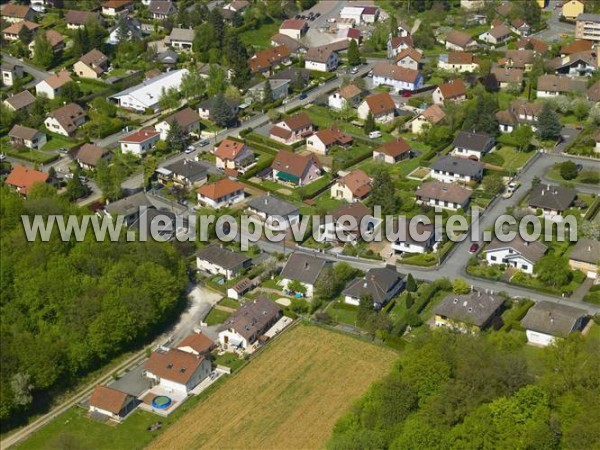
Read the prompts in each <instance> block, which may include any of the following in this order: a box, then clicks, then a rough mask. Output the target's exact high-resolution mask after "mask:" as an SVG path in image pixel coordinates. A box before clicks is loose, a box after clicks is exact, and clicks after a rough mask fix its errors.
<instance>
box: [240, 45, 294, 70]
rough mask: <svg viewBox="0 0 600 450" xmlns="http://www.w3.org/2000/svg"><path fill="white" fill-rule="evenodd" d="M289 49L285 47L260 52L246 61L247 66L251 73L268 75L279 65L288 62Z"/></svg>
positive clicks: (280, 46)
mask: <svg viewBox="0 0 600 450" xmlns="http://www.w3.org/2000/svg"><path fill="white" fill-rule="evenodd" d="M290 55H291V53H290V49H289V48H287V47H286V46H285V45H278V46H277V47H271V48H267V49H265V50H260V51H258V52H256V53H255V54H254V55H252V56H251V57H250V59H248V66H249V67H250V71H251V72H252V73H266V74H269V73H270V72H271V71H272V70H273V69H275V68H276V67H277V66H279V65H280V64H288V63H289V62H290Z"/></svg>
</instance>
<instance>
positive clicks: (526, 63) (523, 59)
mask: <svg viewBox="0 0 600 450" xmlns="http://www.w3.org/2000/svg"><path fill="white" fill-rule="evenodd" d="M534 59H535V52H534V51H533V50H506V52H504V58H503V59H502V60H501V62H502V64H501V65H503V66H504V67H508V68H512V69H523V70H524V71H525V72H529V71H530V70H531V68H532V67H533V61H534Z"/></svg>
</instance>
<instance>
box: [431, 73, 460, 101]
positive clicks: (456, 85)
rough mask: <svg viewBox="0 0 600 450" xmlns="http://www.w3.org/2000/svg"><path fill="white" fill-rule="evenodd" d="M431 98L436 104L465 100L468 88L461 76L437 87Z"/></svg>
mask: <svg viewBox="0 0 600 450" xmlns="http://www.w3.org/2000/svg"><path fill="white" fill-rule="evenodd" d="M431 98H432V99H433V103H434V104H436V105H443V104H444V102H445V101H452V102H454V103H460V102H464V101H465V100H466V99H467V88H466V86H465V84H464V83H463V80H461V79H460V78H458V79H456V80H450V81H449V82H447V83H444V84H440V85H439V86H438V87H437V88H435V90H434V91H433V94H431Z"/></svg>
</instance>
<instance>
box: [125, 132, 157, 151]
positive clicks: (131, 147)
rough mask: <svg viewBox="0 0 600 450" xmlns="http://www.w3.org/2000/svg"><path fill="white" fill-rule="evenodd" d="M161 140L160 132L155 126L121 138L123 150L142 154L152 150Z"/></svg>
mask: <svg viewBox="0 0 600 450" xmlns="http://www.w3.org/2000/svg"><path fill="white" fill-rule="evenodd" d="M159 140H160V133H159V132H158V131H155V130H154V129H153V128H142V129H141V130H138V131H136V132H134V133H131V134H130V135H128V136H125V137H124V138H122V139H121V140H119V145H120V146H121V151H122V152H123V153H131V154H133V155H137V156H142V155H145V154H146V153H148V152H149V151H150V150H152V149H153V148H154V147H155V146H156V143H157V142H158V141H159Z"/></svg>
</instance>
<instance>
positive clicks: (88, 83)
mask: <svg viewBox="0 0 600 450" xmlns="http://www.w3.org/2000/svg"><path fill="white" fill-rule="evenodd" d="M76 83H77V86H79V89H81V93H82V94H83V95H88V94H95V93H96V92H100V91H102V90H104V89H106V88H107V87H108V85H105V84H103V83H99V82H97V81H92V80H86V79H84V78H83V79H82V78H80V79H78V80H77V81H76Z"/></svg>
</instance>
